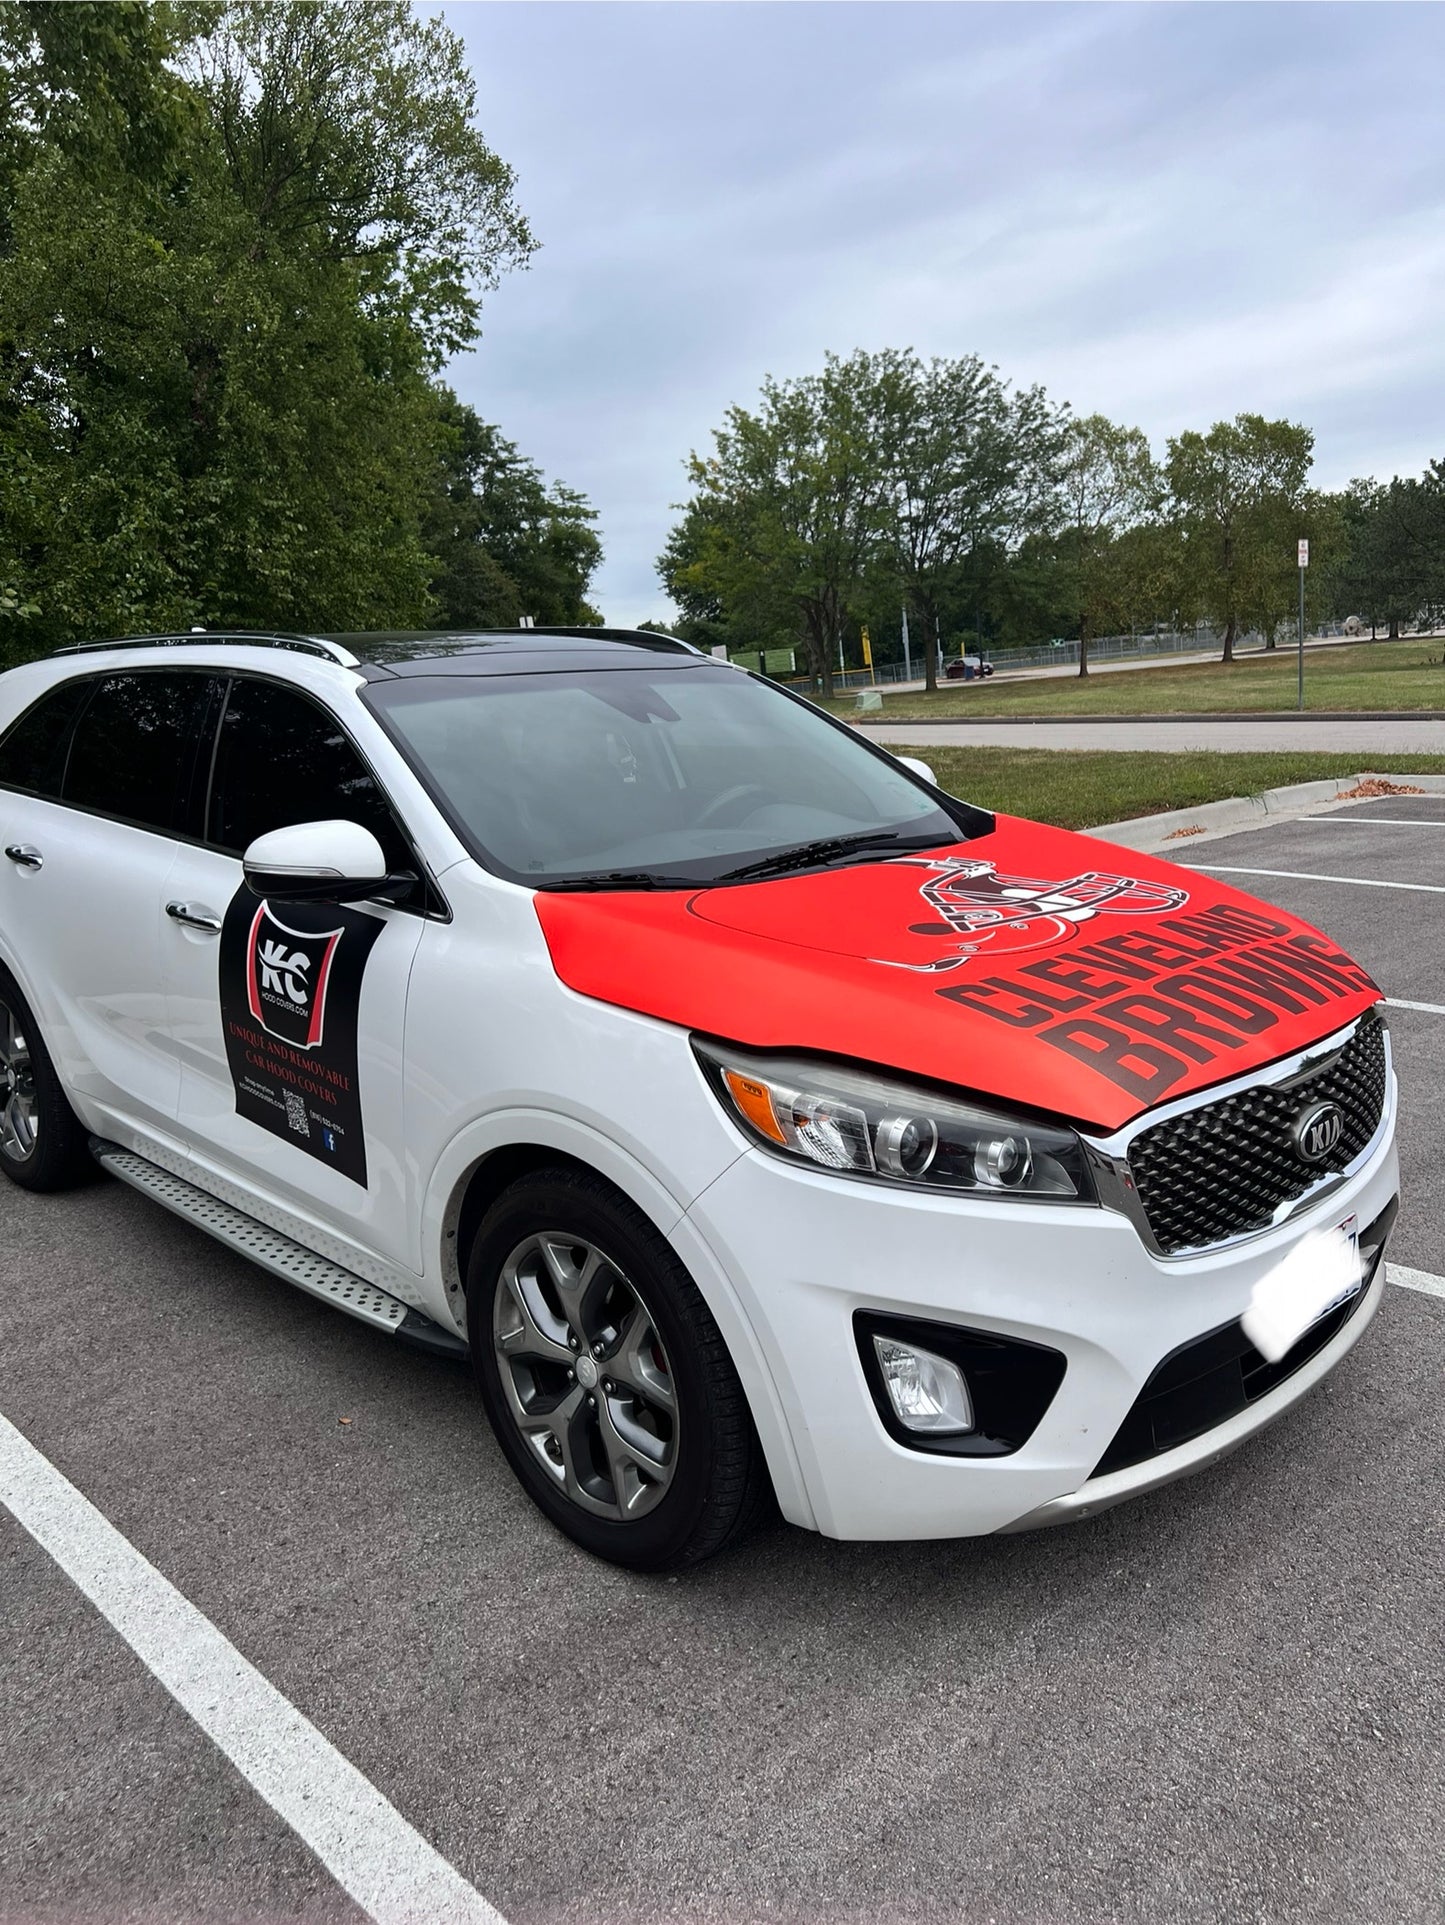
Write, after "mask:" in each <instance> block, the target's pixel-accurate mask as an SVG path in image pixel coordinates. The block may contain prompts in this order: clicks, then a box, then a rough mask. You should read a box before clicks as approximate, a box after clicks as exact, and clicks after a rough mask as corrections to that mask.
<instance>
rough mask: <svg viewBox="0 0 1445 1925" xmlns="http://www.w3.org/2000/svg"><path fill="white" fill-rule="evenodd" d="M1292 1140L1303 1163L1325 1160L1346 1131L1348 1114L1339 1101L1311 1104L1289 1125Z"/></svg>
mask: <svg viewBox="0 0 1445 1925" xmlns="http://www.w3.org/2000/svg"><path fill="white" fill-rule="evenodd" d="M1289 1133H1290V1140H1291V1141H1292V1142H1293V1144H1294V1147H1295V1155H1296V1156H1297V1157H1298V1158H1299V1159H1300V1161H1301V1163H1323V1162H1324V1160H1325V1158H1326V1157H1327V1156H1328V1155H1329V1153H1330V1151H1331V1150H1332V1149H1334V1147H1335V1145H1336V1144H1337V1143H1338V1142H1339V1140H1340V1138H1341V1137H1342V1136H1343V1135H1344V1133H1345V1117H1344V1112H1343V1110H1341V1108H1340V1107H1339V1105H1338V1104H1337V1103H1311V1105H1310V1107H1309V1108H1308V1109H1307V1110H1301V1111H1300V1113H1299V1115H1298V1116H1297V1117H1296V1118H1295V1120H1294V1121H1293V1123H1291V1124H1290V1126H1289Z"/></svg>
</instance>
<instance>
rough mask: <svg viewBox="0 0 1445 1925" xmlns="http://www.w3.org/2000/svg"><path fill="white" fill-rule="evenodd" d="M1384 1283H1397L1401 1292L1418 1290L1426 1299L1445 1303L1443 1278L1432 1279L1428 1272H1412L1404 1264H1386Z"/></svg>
mask: <svg viewBox="0 0 1445 1925" xmlns="http://www.w3.org/2000/svg"><path fill="white" fill-rule="evenodd" d="M1385 1281H1386V1283H1398V1284H1399V1286H1400V1288H1401V1289H1402V1290H1419V1291H1422V1292H1423V1293H1424V1295H1425V1296H1427V1297H1439V1298H1440V1299H1441V1300H1442V1301H1445V1277H1432V1276H1431V1274H1430V1272H1429V1271H1428V1270H1412V1269H1410V1267H1409V1266H1408V1264H1404V1263H1387V1264H1386V1265H1385Z"/></svg>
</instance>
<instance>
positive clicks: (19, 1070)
mask: <svg viewBox="0 0 1445 1925" xmlns="http://www.w3.org/2000/svg"><path fill="white" fill-rule="evenodd" d="M0 1171H3V1172H4V1174H5V1175H6V1176H8V1177H9V1179H10V1181H11V1182H12V1183H18V1184H19V1185H20V1187H21V1189H23V1190H69V1189H73V1188H74V1187H75V1186H76V1185H77V1184H80V1183H84V1182H87V1181H88V1180H89V1179H90V1178H91V1177H93V1176H94V1174H95V1162H94V1159H93V1158H92V1156H91V1154H90V1148H89V1139H88V1136H87V1133H86V1130H85V1128H84V1126H83V1125H82V1123H81V1122H80V1119H79V1118H78V1117H77V1116H76V1114H75V1111H74V1110H73V1109H71V1107H70V1104H69V1103H68V1102H67V1101H66V1099H65V1092H64V1090H63V1089H62V1088H61V1087H60V1078H59V1077H58V1076H57V1075H56V1073H55V1065H54V1063H53V1062H52V1061H51V1060H50V1052H49V1050H47V1049H46V1047H45V1043H44V1040H43V1039H42V1037H41V1034H40V1030H39V1027H38V1025H37V1024H36V1021H35V1018H34V1016H33V1015H32V1014H31V1011H30V1005H29V1004H28V1003H27V1002H26V1000H25V998H24V997H23V996H22V995H21V993H20V988H19V985H18V984H17V983H16V981H15V978H14V977H13V976H12V975H11V974H10V972H9V971H8V970H6V969H0Z"/></svg>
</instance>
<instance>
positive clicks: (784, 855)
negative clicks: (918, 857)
mask: <svg viewBox="0 0 1445 1925" xmlns="http://www.w3.org/2000/svg"><path fill="white" fill-rule="evenodd" d="M951 839H954V840H956V839H957V838H950V837H948V836H938V835H930V836H900V835H899V834H897V833H896V831H894V830H885V831H882V832H880V831H876V830H868V831H865V832H864V833H863V834H861V835H851V836H828V837H825V838H824V839H823V840H822V841H819V842H800V843H799V844H798V846H797V848H796V849H780V850H779V851H778V853H777V854H776V855H775V856H764V857H763V858H762V860H761V861H760V862H749V863H745V864H744V865H743V867H742V868H741V869H728V870H725V871H724V872H723V874H722V875H720V876H714V877H713V884H714V885H716V884H717V883H719V882H751V881H755V880H757V879H759V878H761V877H763V876H785V875H787V874H788V872H789V871H790V870H793V869H811V868H813V867H814V866H815V865H821V864H823V863H828V862H834V861H837V860H838V859H839V858H840V857H842V856H851V855H861V854H863V853H865V852H866V851H868V850H872V849H891V850H893V851H895V852H898V851H902V850H905V849H937V848H940V847H941V846H942V845H943V844H944V843H945V842H947V841H949V840H951Z"/></svg>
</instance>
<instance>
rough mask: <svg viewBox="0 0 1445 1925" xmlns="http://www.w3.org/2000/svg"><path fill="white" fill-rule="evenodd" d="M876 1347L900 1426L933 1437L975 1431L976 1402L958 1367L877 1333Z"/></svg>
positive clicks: (925, 1351) (874, 1344)
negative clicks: (974, 1402) (974, 1406)
mask: <svg viewBox="0 0 1445 1925" xmlns="http://www.w3.org/2000/svg"><path fill="white" fill-rule="evenodd" d="M873 1348H874V1350H875V1351H876V1352H877V1353H878V1363H879V1367H880V1369H881V1370H882V1372H883V1383H884V1386H885V1388H886V1389H887V1391H888V1401H889V1403H891V1404H892V1406H893V1409H894V1411H895V1413H896V1414H897V1417H898V1421H899V1423H900V1424H903V1425H905V1426H906V1427H907V1428H908V1429H909V1430H915V1431H919V1432H922V1433H924V1434H926V1435H928V1436H933V1437H937V1436H940V1435H950V1434H956V1433H957V1432H959V1431H965V1430H972V1429H973V1400H972V1398H971V1397H970V1396H969V1394H968V1385H967V1384H966V1383H965V1382H964V1376H963V1372H962V1371H961V1370H960V1369H959V1367H958V1365H957V1364H951V1363H950V1362H949V1361H948V1359H947V1358H946V1357H936V1356H935V1355H934V1354H933V1352H932V1351H931V1350H915V1349H914V1347H913V1345H912V1344H906V1343H900V1342H899V1341H898V1339H897V1338H896V1337H880V1336H878V1335H877V1334H876V1333H875V1335H874V1338H873Z"/></svg>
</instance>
